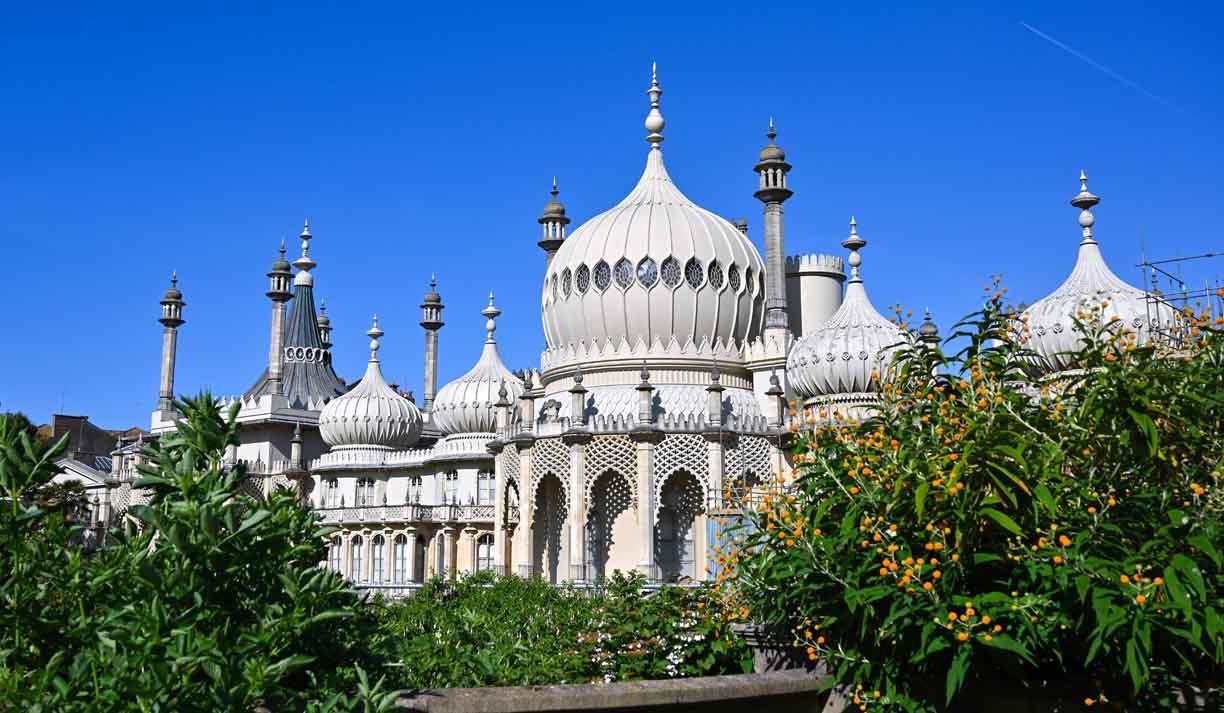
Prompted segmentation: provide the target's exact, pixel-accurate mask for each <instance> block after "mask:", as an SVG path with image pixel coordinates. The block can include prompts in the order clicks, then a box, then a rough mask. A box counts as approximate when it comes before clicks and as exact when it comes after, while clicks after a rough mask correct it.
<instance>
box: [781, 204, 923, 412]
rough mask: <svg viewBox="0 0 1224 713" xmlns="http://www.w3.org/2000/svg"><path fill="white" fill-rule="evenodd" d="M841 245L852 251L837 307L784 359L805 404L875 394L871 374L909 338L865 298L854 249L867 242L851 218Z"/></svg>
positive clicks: (886, 364) (876, 381) (790, 380)
mask: <svg viewBox="0 0 1224 713" xmlns="http://www.w3.org/2000/svg"><path fill="white" fill-rule="evenodd" d="M843 245H845V246H846V247H848V248H850V249H851V253H850V260H849V262H850V265H851V278H850V281H849V282H848V283H847V285H846V296H845V298H844V299H843V301H842V304H841V307H839V308H838V310H837V311H836V312H834V313H833V316H832V317H830V318H829V320H828V321H827V322H825V323H823V324H821V325H820V326H819V327H817V328H816V329H815V330H813V331H811V332H809V333H808V334H807V335H805V336H803V337H801V338H800V339H799V340H798V341H796V342H795V344H794V346H793V347H791V351H790V354H788V355H787V358H786V378H787V382H788V383H789V384H790V386H791V388H793V389H794V391H795V394H796V395H797V396H799V397H800V398H801V399H803V400H805V401H806V400H808V399H814V398H823V397H833V396H848V395H853V394H859V395H862V394H872V393H876V392H878V391H879V390H880V379H879V378H876V379H873V378H872V377H871V374H872V372H875V373H876V374H877V375H880V374H883V372H884V371H885V369H887V368H888V367H889V365H890V364H891V361H892V358H893V354H894V353H895V351H896V350H897V349H898V348H903V347H907V346H908V345H909V344H910V343H911V335H910V334H909V333H908V332H906V331H905V330H904V329H902V328H901V327H900V326H898V325H897V324H894V323H893V322H891V321H889V320H888V319H886V318H885V317H884V316H883V315H882V314H880V313H879V312H877V311H876V309H875V307H873V306H872V305H871V300H870V299H869V298H868V297H867V290H866V289H865V288H864V287H863V280H862V278H861V277H860V276H859V268H858V266H859V264H860V263H861V262H862V258H861V257H860V256H859V254H858V249H859V248H861V247H862V246H863V245H865V241H863V240H862V239H861V238H860V237H859V236H858V233H857V232H856V230H855V223H854V221H853V219H852V220H851V234H850V238H849V239H847V240H846V242H844V243H843Z"/></svg>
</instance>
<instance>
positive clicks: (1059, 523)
mask: <svg viewBox="0 0 1224 713" xmlns="http://www.w3.org/2000/svg"><path fill="white" fill-rule="evenodd" d="M1001 297H1002V295H1001V292H997V293H996V294H995V296H994V297H993V298H992V299H991V300H990V301H989V302H988V304H987V305H986V307H985V309H984V311H983V312H982V313H980V314H978V315H976V316H975V317H972V318H970V319H969V320H967V321H965V322H963V323H962V324H961V325H958V328H959V329H960V330H961V331H959V332H958V334H956V335H954V336H953V339H957V340H960V342H959V343H964V344H967V346H965V348H964V349H963V350H962V351H960V352H959V353H958V354H956V355H955V356H954V357H947V356H945V355H944V354H943V353H942V352H941V351H940V350H938V349H931V350H927V349H915V350H912V351H910V352H909V353H908V354H907V355H905V356H904V357H901V358H900V359H899V362H898V364H897V365H896V373H895V374H894V375H893V376H892V377H891V381H890V382H889V383H887V384H885V386H884V393H883V403H882V405H881V408H880V412H879V415H878V417H875V418H872V419H870V420H867V421H865V422H862V423H853V422H848V421H845V420H842V421H835V422H833V423H832V424H831V425H830V424H829V416H831V414H822V413H819V412H817V413H807V414H804V416H805V417H807V418H806V419H805V420H806V422H807V424H808V425H806V426H805V427H804V428H803V429H802V430H801V433H800V434H799V442H798V445H797V447H796V449H795V457H796V477H797V479H796V480H795V481H793V482H787V483H782V484H777V485H776V486H775V487H773V488H772V489H771V491H770V492H768V493H767V494H766V504H765V505H764V507H763V508H762V509H761V510H760V511H759V512H757V513H756V514H755V515H754V516H753V517H752V523H751V527H746V528H744V529H742V530H741V531H740V532H739V535H738V536H741V537H744V538H745V540H744V541H743V544H742V546H741V547H740V548H738V549H733V550H732V551H731V552H730V553H728V555H727V561H728V563H729V565H730V566H731V573H730V574H729V575H728V579H729V580H730V581H731V582H732V583H733V584H734V589H735V595H734V597H733V598H732V600H731V601H732V603H733V604H734V605H735V606H736V607H739V606H746V607H748V608H749V609H750V610H751V612H752V614H753V615H754V618H755V619H757V620H758V621H762V622H768V623H771V624H773V625H775V626H779V627H782V628H783V630H785V631H794V632H795V641H794V643H795V644H796V645H797V646H800V647H803V650H805V651H806V653H807V655H808V656H809V657H810V658H811V659H812V660H816V661H821V662H823V663H824V664H825V665H826V666H828V667H829V668H830V669H831V670H832V671H833V673H834V674H835V679H836V681H837V682H838V683H840V684H842V685H843V686H846V687H847V690H849V691H850V695H852V696H853V697H854V698H855V702H856V703H858V707H859V708H861V709H863V710H868V709H871V710H874V709H876V708H881V707H892V708H895V709H901V710H908V711H936V710H948V709H951V710H983V709H985V708H986V707H988V706H991V705H993V704H994V703H993V702H995V701H997V700H998V699H999V697H1000V696H1009V695H1016V696H1026V695H1033V696H1038V697H1041V696H1045V697H1049V698H1056V699H1058V700H1061V701H1063V702H1064V704H1065V703H1067V702H1070V703H1071V706H1072V708H1080V707H1092V706H1101V707H1106V708H1113V709H1115V710H1127V711H1138V710H1170V709H1172V708H1174V707H1176V706H1177V705H1178V703H1177V701H1178V700H1179V698H1178V697H1179V696H1182V695H1192V692H1193V689H1195V688H1197V689H1199V690H1202V689H1210V688H1213V687H1218V686H1219V685H1220V683H1221V679H1222V678H1224V569H1222V567H1221V551H1222V550H1224V527H1222V525H1224V471H1222V466H1221V459H1222V457H1224V337H1222V336H1221V335H1220V334H1219V333H1217V332H1215V331H1213V329H1214V328H1213V326H1212V317H1211V316H1209V315H1186V316H1184V318H1183V322H1182V325H1181V327H1180V329H1181V337H1182V341H1180V342H1179V343H1178V345H1177V348H1176V349H1172V348H1170V347H1168V346H1164V347H1152V346H1145V345H1142V344H1140V343H1139V342H1138V340H1137V337H1136V335H1134V334H1131V333H1128V332H1127V331H1126V330H1125V329H1124V328H1122V326H1121V325H1120V324H1119V323H1117V322H1105V323H1102V322H1101V320H1098V319H1096V318H1095V315H1096V314H1098V312H1097V311H1095V310H1091V309H1088V310H1086V311H1085V313H1084V314H1083V315H1082V316H1083V318H1084V321H1083V322H1082V327H1083V329H1084V331H1085V332H1086V333H1087V334H1088V335H1089V338H1088V343H1087V344H1086V345H1085V349H1084V351H1083V352H1082V353H1081V355H1080V357H1079V358H1080V361H1081V363H1080V364H1079V366H1080V369H1078V370H1077V371H1075V372H1073V373H1069V374H1065V375H1063V376H1062V377H1060V378H1057V379H1045V380H1043V379H1042V378H1039V377H1037V376H1035V375H1034V373H1033V368H1032V366H1033V359H1034V355H1033V354H1032V353H1031V352H1029V351H1027V350H1026V349H1025V346H1024V342H1025V337H1026V333H1027V325H1026V324H1024V323H1023V321H1021V320H1020V319H1018V318H1017V317H1016V316H1015V315H1014V313H1011V312H1009V311H1008V310H1006V309H1005V308H1004V307H1003V306H1002V304H1001ZM1218 323H1219V322H1218V321H1217V322H1215V324H1218ZM735 597H738V599H736V598H735ZM1064 709H1065V708H1064Z"/></svg>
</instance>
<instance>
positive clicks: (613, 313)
mask: <svg viewBox="0 0 1224 713" xmlns="http://www.w3.org/2000/svg"><path fill="white" fill-rule="evenodd" d="M662 93H663V90H662V89H661V88H660V87H659V83H658V81H657V79H652V83H651V87H650V89H649V91H648V92H647V94H648V95H649V96H650V99H651V109H650V114H649V115H648V116H647V118H646V129H647V131H648V132H649V135H648V136H647V138H646V140H647V141H648V142H650V143H651V149H650V151H649V153H648V155H647V158H646V169H645V171H643V173H642V177H641V179H640V180H638V183H637V185H636V186H635V187H634V188H633V190H632V191H631V192H630V193H629V195H628V196H626V197H625V199H624V200H622V201H621V202H620V203H618V204H617V205H616V206H614V207H613V208H611V209H609V210H607V211H605V212H603V213H601V214H599V215H597V216H595V217H594V218H592V219H590V220H589V221H587V222H586V223H584V224H583V225H582V226H580V227H579V228H578V229H577V230H575V231H574V232H573V233H572V234H571V235H570V236H569V238H567V239H566V240H565V241H564V242H563V243H561V245H560V247H559V248H558V249H557V252H556V256H555V257H554V258H553V259H552V261H551V262H550V263H549V268H548V273H547V275H546V276H545V279H544V291H543V297H542V303H543V320H544V335H545V339H546V340H547V343H548V347H549V348H550V349H555V348H560V347H574V346H577V345H579V344H580V343H581V344H585V345H586V346H587V347H588V348H592V347H600V348H602V347H603V346H604V345H605V344H608V343H610V344H612V345H613V346H614V347H617V346H620V345H621V343H622V342H624V343H625V344H628V345H629V346H630V347H633V346H635V345H637V344H638V343H643V344H645V345H647V346H650V345H652V344H654V343H655V342H656V341H658V342H660V343H662V344H664V345H666V344H669V343H670V342H671V341H672V339H673V338H675V340H676V341H677V342H678V343H679V344H685V343H687V342H688V341H689V340H692V342H693V343H694V344H696V345H701V344H702V343H703V342H709V343H715V342H719V341H721V343H722V344H724V345H730V344H735V345H738V344H742V343H744V342H745V341H747V340H748V339H750V338H751V337H753V336H755V334H756V332H757V330H758V328H759V326H760V323H761V317H762V313H763V310H764V284H765V281H764V274H763V267H764V266H763V264H762V262H761V256H760V254H759V253H758V252H757V250H756V247H755V246H753V244H752V242H751V241H749V240H748V238H747V237H745V236H744V234H743V233H741V232H740V231H739V230H738V229H736V228H735V226H733V225H732V224H731V223H730V222H728V221H727V220H725V219H723V218H721V217H719V216H717V215H715V214H713V213H711V212H710V211H708V210H705V209H704V208H701V207H700V206H697V205H696V204H694V203H693V202H692V201H691V200H689V199H688V198H687V197H685V195H684V194H683V193H681V192H680V190H679V189H678V188H677V187H676V184H675V183H673V182H672V179H671V176H670V175H668V173H667V168H666V167H665V166H664V165H663V152H662V150H661V149H660V146H659V144H660V143H661V142H662V141H663V135H662V133H661V132H662V131H663V126H664V121H663V116H662V115H661V114H660V113H659V96H660V95H662Z"/></svg>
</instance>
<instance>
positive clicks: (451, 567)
mask: <svg viewBox="0 0 1224 713" xmlns="http://www.w3.org/2000/svg"><path fill="white" fill-rule="evenodd" d="M444 531H445V532H446V559H445V560H444V561H445V563H446V572H445V574H444V575H443V576H445V577H447V578H448V579H455V578H456V577H457V576H458V574H459V562H458V559H459V532H458V531H456V530H455V528H454V527H451V526H449V525H448V526H447V527H446V528H444Z"/></svg>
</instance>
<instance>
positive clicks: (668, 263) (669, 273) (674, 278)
mask: <svg viewBox="0 0 1224 713" xmlns="http://www.w3.org/2000/svg"><path fill="white" fill-rule="evenodd" d="M660 270H661V271H662V273H663V284H665V285H667V286H668V287H675V286H676V285H679V284H680V280H681V279H682V278H681V275H680V263H679V261H677V260H676V258H674V257H669V258H667V259H666V260H664V261H663V265H662V267H661V268H660Z"/></svg>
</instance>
